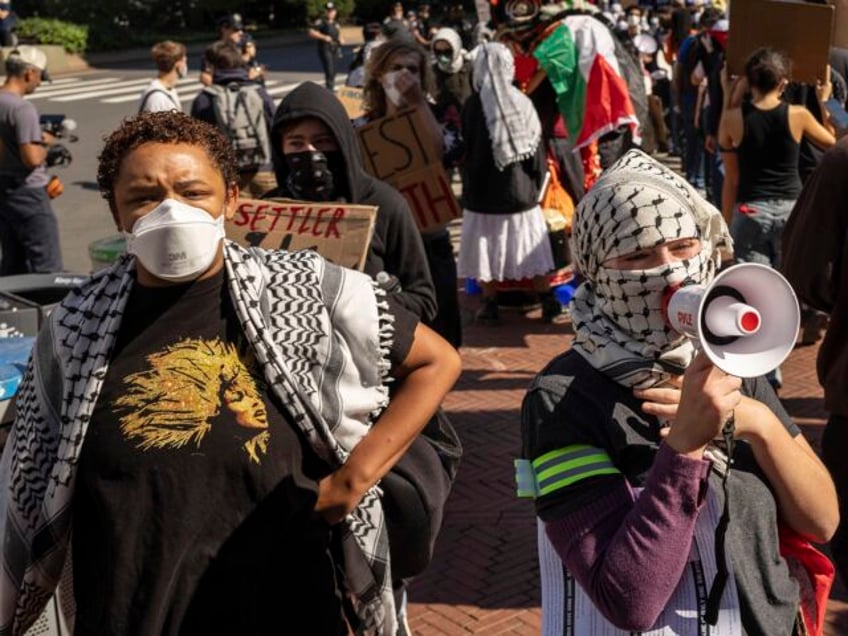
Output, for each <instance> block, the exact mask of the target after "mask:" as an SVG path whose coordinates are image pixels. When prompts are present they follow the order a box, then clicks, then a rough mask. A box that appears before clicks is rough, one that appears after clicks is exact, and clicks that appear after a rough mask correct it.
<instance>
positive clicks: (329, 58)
mask: <svg viewBox="0 0 848 636" xmlns="http://www.w3.org/2000/svg"><path fill="white" fill-rule="evenodd" d="M338 13H339V12H338V9H336V5H335V4H334V3H332V2H328V3H327V4H325V5H324V15H323V16H321V17H320V18H318V19H317V20H316V21H315V22H313V23H312V26H311V27H310V28H309V30H308V31H307V34H308V35H309V37H310V38H312V39H313V40H316V41H317V42H318V58H319V59H320V60H321V66H322V67H323V69H324V85H325V86H326V87H327V90H328V91H331V92H335V90H336V59H338V58H339V57H341V50H342V49H341V47H342V35H341V31H340V30H339V23H338V22H336V16H337V15H338Z"/></svg>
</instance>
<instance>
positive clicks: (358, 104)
mask: <svg viewBox="0 0 848 636" xmlns="http://www.w3.org/2000/svg"><path fill="white" fill-rule="evenodd" d="M336 97H338V98H339V101H340V102H341V103H342V106H344V107H345V112H346V113H347V116H348V117H349V118H350V119H356V118H357V117H362V115H364V114H365V111H364V110H362V89H361V88H356V87H354V86H339V88H338V89H337V90H336Z"/></svg>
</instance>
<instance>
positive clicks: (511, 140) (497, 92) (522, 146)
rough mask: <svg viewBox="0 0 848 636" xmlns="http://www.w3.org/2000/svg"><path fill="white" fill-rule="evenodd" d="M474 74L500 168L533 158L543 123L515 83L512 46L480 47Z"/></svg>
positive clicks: (476, 55)
mask: <svg viewBox="0 0 848 636" xmlns="http://www.w3.org/2000/svg"><path fill="white" fill-rule="evenodd" d="M472 77H473V80H472V81H473V83H474V90H475V91H477V92H478V93H480V101H481V102H482V103H483V114H484V115H485V116H486V128H487V129H488V131H489V137H490V138H491V140H492V153H493V155H494V159H495V166H496V167H497V169H498V170H503V169H504V168H505V167H506V166H508V165H509V164H511V163H515V162H517V161H523V160H524V159H527V158H528V157H532V156H533V154H534V153H535V152H536V148H538V146H539V143H540V140H541V138H542V124H541V123H540V122H539V115H538V114H537V113H536V109H535V108H534V107H533V103H532V102H531V101H530V99H529V98H528V97H527V96H526V95H525V94H524V93H522V92H521V91H520V90H518V89H517V88H516V87H515V86H513V85H512V80H513V78H514V77H515V63H514V61H513V59H512V53H510V52H509V49H508V48H506V46H504V45H503V44H500V43H498V42H487V43H485V44H481V45H480V46H478V47H477V49H475V55H474V71H473V75H472Z"/></svg>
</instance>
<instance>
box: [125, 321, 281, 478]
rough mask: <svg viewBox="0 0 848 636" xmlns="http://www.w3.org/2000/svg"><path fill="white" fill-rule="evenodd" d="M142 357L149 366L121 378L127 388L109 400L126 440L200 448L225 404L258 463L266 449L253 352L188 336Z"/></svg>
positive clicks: (145, 446)
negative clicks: (146, 368)
mask: <svg viewBox="0 0 848 636" xmlns="http://www.w3.org/2000/svg"><path fill="white" fill-rule="evenodd" d="M147 362H148V363H149V364H150V368H149V369H148V370H145V371H140V372H138V373H133V374H131V375H129V376H127V377H126V378H124V383H125V385H126V386H127V392H126V393H125V394H124V395H123V396H122V397H120V398H118V399H117V400H115V403H114V404H115V407H116V408H117V409H118V414H119V417H120V422H121V432H122V433H123V435H124V437H125V438H126V439H127V440H130V441H132V442H135V443H136V446H137V447H138V448H140V449H141V450H149V449H154V448H182V447H184V446H187V445H189V444H193V445H194V446H195V447H197V448H200V444H201V442H202V441H203V439H204V437H206V435H207V434H208V433H209V432H210V431H211V429H212V426H213V420H214V419H215V418H216V417H217V416H218V415H220V414H221V410H222V408H224V409H228V410H229V411H230V412H231V413H232V415H233V416H234V419H235V423H236V426H237V429H236V432H237V433H238V435H236V437H237V438H238V439H239V441H241V440H244V441H243V442H242V446H243V448H244V450H245V452H246V453H247V455H248V457H249V458H250V460H251V461H253V462H256V463H260V459H261V457H262V456H264V455H265V453H266V452H267V449H268V440H269V433H268V415H267V413H266V411H265V403H264V401H263V400H262V397H261V394H260V391H259V388H258V387H257V383H256V378H261V374H260V372H259V370H258V365H257V363H256V360H255V359H254V358H253V354H252V352H250V353H248V354H246V355H245V356H240V355H239V352H238V349H237V348H236V347H235V346H234V345H233V344H230V343H224V342H221V340H220V339H218V338H215V339H214V340H200V339H195V338H187V339H185V340H182V341H180V342H177V343H176V344H173V345H170V346H168V347H166V348H165V349H164V351H160V352H158V353H154V354H152V355H149V356H148V357H147ZM259 382H260V383H261V382H262V381H261V380H259ZM222 425H226V424H222Z"/></svg>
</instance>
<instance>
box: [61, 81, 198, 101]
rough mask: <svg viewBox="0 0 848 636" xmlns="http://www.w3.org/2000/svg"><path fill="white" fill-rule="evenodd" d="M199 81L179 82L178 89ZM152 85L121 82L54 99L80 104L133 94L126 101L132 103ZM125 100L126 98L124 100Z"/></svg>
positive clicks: (139, 82) (145, 82)
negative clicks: (87, 100)
mask: <svg viewBox="0 0 848 636" xmlns="http://www.w3.org/2000/svg"><path fill="white" fill-rule="evenodd" d="M197 83H198V82H197V79H196V78H195V79H188V78H186V79H184V80H180V81H178V82H177V88H179V85H180V84H197ZM148 84H150V80H149V79H144V80H137V81H132V82H119V83H117V84H113V85H112V86H110V87H109V88H107V89H106V90H100V89H96V90H93V91H86V92H83V93H76V94H74V95H62V96H61V97H54V98H53V101H54V102H78V101H80V100H83V99H91V98H92V97H105V96H107V95H119V94H121V93H132V95H131V96H130V97H128V98H126V101H131V100H133V99H138V98H139V96H140V95H141V93H142V91H143V90H144V89H145V88H146V87H147V86H148ZM122 99H124V98H122ZM100 101H103V102H107V103H113V102H110V101H109V100H108V99H103V100H100Z"/></svg>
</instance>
